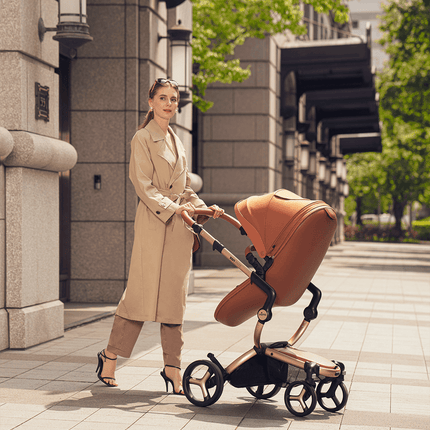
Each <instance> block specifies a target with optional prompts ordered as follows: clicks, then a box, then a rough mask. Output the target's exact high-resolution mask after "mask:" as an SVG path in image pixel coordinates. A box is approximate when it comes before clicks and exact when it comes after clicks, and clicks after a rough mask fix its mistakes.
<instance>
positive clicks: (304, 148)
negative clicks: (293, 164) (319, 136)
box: [300, 140, 310, 172]
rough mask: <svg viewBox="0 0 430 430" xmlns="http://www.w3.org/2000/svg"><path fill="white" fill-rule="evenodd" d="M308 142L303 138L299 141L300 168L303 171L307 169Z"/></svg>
mask: <svg viewBox="0 0 430 430" xmlns="http://www.w3.org/2000/svg"><path fill="white" fill-rule="evenodd" d="M309 146H310V144H309V142H308V141H307V140H303V141H302V142H301V143H300V170H301V171H302V172H305V171H307V170H308V169H309Z"/></svg>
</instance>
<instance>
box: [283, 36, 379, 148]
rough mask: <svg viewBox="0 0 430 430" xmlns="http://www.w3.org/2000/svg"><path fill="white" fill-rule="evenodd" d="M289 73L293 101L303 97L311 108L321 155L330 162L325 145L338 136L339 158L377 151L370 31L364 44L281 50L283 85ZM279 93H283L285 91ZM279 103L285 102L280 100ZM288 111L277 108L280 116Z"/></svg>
mask: <svg viewBox="0 0 430 430" xmlns="http://www.w3.org/2000/svg"><path fill="white" fill-rule="evenodd" d="M291 72H294V75H295V82H296V94H297V100H298V99H299V97H301V96H302V95H303V94H306V107H307V108H309V107H311V106H314V107H315V121H316V125H317V144H318V147H319V148H320V150H321V152H323V153H327V155H328V156H330V146H329V142H330V139H331V138H332V137H333V136H336V135H341V136H342V138H341V140H340V141H341V142H342V145H343V146H342V152H343V153H344V154H347V153H352V152H366V151H380V150H381V149H382V146H381V137H380V134H379V132H380V126H379V111H378V95H377V94H376V90H375V83H374V73H373V71H372V66H371V40H370V29H369V30H368V33H367V38H366V40H363V39H362V38H361V37H358V36H357V37H350V38H342V39H331V40H317V41H298V42H292V43H288V44H286V45H284V46H283V48H282V50H281V76H282V78H281V79H282V82H284V81H285V79H286V78H287V76H288V74H289V73H291ZM281 88H282V91H284V90H285V88H284V85H282V86H281ZM281 100H282V101H283V100H287V98H286V97H284V94H281ZM288 107H289V106H283V105H282V103H281V113H282V114H283V112H286V111H287V108H288ZM285 117H286V116H285ZM344 135H347V136H348V137H344Z"/></svg>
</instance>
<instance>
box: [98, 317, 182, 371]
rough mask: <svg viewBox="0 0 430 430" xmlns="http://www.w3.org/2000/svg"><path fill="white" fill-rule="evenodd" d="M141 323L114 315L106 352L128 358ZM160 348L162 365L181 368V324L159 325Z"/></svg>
mask: <svg viewBox="0 0 430 430" xmlns="http://www.w3.org/2000/svg"><path fill="white" fill-rule="evenodd" d="M142 326H143V322H142V321H133V320H127V319H125V318H122V317H120V316H118V315H115V319H114V322H113V327H112V331H111V333H110V337H109V343H108V346H107V348H106V349H107V350H108V351H109V352H111V353H112V354H116V355H120V356H121V357H126V358H129V357H130V355H131V352H132V351H133V348H134V345H135V343H136V341H137V338H138V337H139V334H140V331H141V329H142ZM160 334H161V347H162V349H163V360H164V365H165V366H166V365H168V366H176V367H181V352H182V347H183V345H184V340H183V335H182V324H161V327H160Z"/></svg>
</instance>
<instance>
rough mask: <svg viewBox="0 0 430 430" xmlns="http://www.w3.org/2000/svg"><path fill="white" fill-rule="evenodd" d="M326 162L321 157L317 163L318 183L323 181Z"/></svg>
mask: <svg viewBox="0 0 430 430" xmlns="http://www.w3.org/2000/svg"><path fill="white" fill-rule="evenodd" d="M326 162H327V160H326V159H325V158H324V157H321V158H320V159H319V162H318V180H319V181H320V182H324V181H325V169H326Z"/></svg>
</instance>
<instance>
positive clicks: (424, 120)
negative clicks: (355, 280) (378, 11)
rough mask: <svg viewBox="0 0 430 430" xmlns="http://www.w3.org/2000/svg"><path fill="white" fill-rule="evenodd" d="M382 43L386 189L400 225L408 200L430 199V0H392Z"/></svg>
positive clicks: (384, 21)
mask: <svg viewBox="0 0 430 430" xmlns="http://www.w3.org/2000/svg"><path fill="white" fill-rule="evenodd" d="M384 10H385V15H384V16H383V17H382V25H381V27H380V28H381V30H382V31H383V32H384V36H383V38H382V39H381V44H382V45H384V46H385V48H386V52H387V53H388V54H389V56H390V57H389V61H388V64H386V66H385V68H384V70H383V71H382V73H380V74H379V77H378V82H377V87H378V91H379V94H380V117H381V120H382V122H383V130H382V137H383V147H384V151H383V157H382V158H383V168H384V169H385V172H386V178H385V181H384V189H385V191H386V192H387V193H389V194H390V195H391V198H392V202H393V212H394V215H395V217H396V229H397V230H398V231H401V218H402V216H403V212H404V209H405V207H406V205H407V204H408V203H410V202H412V201H415V200H418V201H420V202H421V203H427V204H428V203H429V202H430V195H429V194H430V191H429V188H430V0H389V1H388V3H387V4H386V5H385V6H384Z"/></svg>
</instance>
